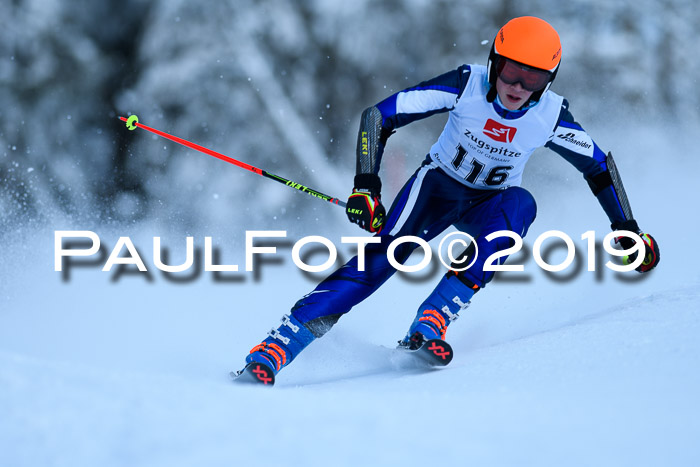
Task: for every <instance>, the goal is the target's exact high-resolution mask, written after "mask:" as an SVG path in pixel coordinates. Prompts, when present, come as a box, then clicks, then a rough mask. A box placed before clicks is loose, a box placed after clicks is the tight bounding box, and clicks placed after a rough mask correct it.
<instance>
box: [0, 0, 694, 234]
mask: <svg viewBox="0 0 700 467" xmlns="http://www.w3.org/2000/svg"><path fill="white" fill-rule="evenodd" d="M521 15H536V16H540V17H542V18H544V19H546V20H547V21H549V22H550V23H551V24H553V25H554V26H555V28H556V29H557V30H558V31H559V33H560V36H561V38H562V43H563V61H562V68H561V70H560V73H559V76H558V78H557V81H556V82H555V83H554V86H553V90H554V91H556V92H558V93H560V94H563V95H564V96H565V97H567V98H568V99H569V100H570V101H571V109H572V111H573V113H574V116H575V117H576V118H577V120H579V122H580V123H581V124H582V125H583V126H584V128H587V129H589V131H590V132H591V133H592V135H593V137H594V138H596V132H595V130H596V129H598V128H610V127H619V128H621V129H623V130H624V129H625V128H630V127H634V126H635V125H639V124H647V125H650V122H651V124H653V123H654V122H667V123H670V124H679V125H680V124H683V125H686V124H689V125H694V126H695V127H696V128H697V121H698V115H699V112H700V111H699V109H700V93H698V92H697V85H698V76H700V61H699V60H697V57H698V54H699V52H698V50H697V49H695V48H694V44H695V43H696V42H697V41H696V39H697V38H698V34H699V33H698V30H697V25H698V24H700V9H698V8H695V5H694V2H692V1H690V0H653V1H652V0H621V1H616V2H609V1H607V0H590V1H583V0H570V1H565V2H554V1H544V0H529V1H517V2H516V1H514V0H472V1H469V2H467V1H449V0H404V1H398V0H386V1H378V0H375V1H367V0H357V1H345V0H309V1H298V2H293V1H275V0H256V1H253V0H231V1H219V2H194V1H186V0H150V1H146V0H101V1H88V0H8V1H4V2H2V3H0V24H1V25H2V27H0V183H1V186H0V232H3V233H7V232H9V231H13V230H15V229H17V228H18V227H21V226H26V225H27V223H30V225H31V223H44V224H45V223H47V222H49V223H51V224H52V225H55V226H56V228H66V229H77V228H91V227H94V226H96V225H104V224H105V223H116V224H118V225H123V224H124V223H127V224H135V223H139V222H143V221H145V220H148V222H154V223H156V224H163V225H167V226H170V227H172V228H174V229H176V230H182V231H186V232H196V231H200V230H202V229H215V230H216V231H227V230H231V229H234V230H235V229H237V230H239V231H240V230H243V229H245V228H252V227H255V228H263V227H269V226H271V225H274V226H276V227H277V228H282V229H287V230H290V231H294V229H296V228H299V227H307V228H308V226H309V225H312V226H314V225H321V224H323V223H324V222H326V221H327V220H328V219H339V218H340V217H343V216H344V214H343V212H342V210H340V209H336V208H334V207H329V206H326V205H324V203H322V202H320V201H318V200H315V199H313V198H311V197H309V196H305V195H301V194H298V193H294V192H293V191H292V190H290V189H288V188H286V187H283V186H281V185H279V184H276V183H273V182H271V181H269V180H264V179H262V178H261V177H258V176H256V175H254V174H252V173H250V172H246V171H244V170H241V169H238V168H235V167H233V166H229V165H227V164H225V163H223V162H221V161H217V160H215V159H212V158H210V157H208V156H206V155H202V154H199V153H197V152H194V151H192V150H189V149H186V148H183V147H180V146H178V145H176V144H174V143H170V142H168V141H166V140H164V139H162V138H157V137H155V136H152V135H151V134H150V133H147V132H145V131H142V130H137V131H134V132H130V131H127V130H126V129H125V127H124V125H123V123H122V122H120V121H118V120H117V116H119V115H122V116H128V115H129V114H130V113H135V114H137V115H138V116H139V118H140V120H141V122H142V123H145V124H146V125H149V126H152V127H155V128H158V129H161V130H163V131H166V132H169V133H172V134H175V135H178V136H180V137H182V138H185V139H188V140H190V141H194V142H196V143H198V144H201V145H203V146H206V147H209V148H211V149H214V150H216V151H219V152H222V153H224V154H227V155H229V156H231V157H234V158H238V159H240V160H243V161H245V162H248V163H250V164H252V165H255V166H257V167H260V168H263V169H265V170H268V171H270V172H272V173H275V174H279V175H282V176H284V177H287V178H289V179H292V180H294V181H297V182H301V183H304V184H307V185H309V186H311V187H314V188H316V189H318V190H320V191H322V192H325V193H328V194H330V195H333V196H337V197H340V198H344V197H346V196H347V195H348V193H349V190H350V189H351V187H352V177H353V175H354V158H355V156H354V153H355V143H356V133H357V128H358V126H359V116H360V113H361V112H362V110H363V109H364V108H365V107H368V106H370V105H372V104H374V103H376V102H378V101H380V100H382V99H383V98H385V97H387V96H388V95H390V94H391V93H393V92H396V91H398V90H401V89H403V88H405V87H409V86H412V85H414V84H417V83H418V82H420V81H422V80H424V79H427V78H431V77H433V76H437V75H439V74H441V73H444V72H446V71H448V70H451V69H453V68H455V67H457V66H459V65H461V64H463V63H478V64H485V62H486V58H487V55H488V50H489V47H490V44H491V41H492V40H493V37H494V35H495V33H496V31H497V30H498V28H499V27H500V26H501V25H502V24H503V23H505V22H506V21H507V20H508V19H510V18H512V17H515V16H521ZM443 122H444V119H442V117H433V118H431V119H428V120H426V121H423V122H419V123H415V124H413V125H412V128H411V129H410V130H403V131H402V130H399V132H398V133H397V134H396V135H394V136H393V137H392V138H391V139H390V141H389V145H388V149H387V153H386V155H385V160H384V165H383V169H382V174H381V175H382V176H383V178H384V180H385V186H386V189H385V192H384V194H385V198H389V200H388V201H387V202H389V201H390V199H391V197H393V195H394V194H395V192H396V190H398V189H399V188H400V186H401V184H402V183H403V181H404V180H405V178H406V177H407V176H408V175H409V174H410V173H412V172H413V171H414V170H415V168H416V167H417V166H418V164H419V162H420V161H421V160H422V159H423V157H424V155H425V153H426V152H427V151H428V149H429V147H430V145H431V144H432V142H433V141H434V139H435V138H436V137H437V134H438V132H439V131H440V129H441V127H442V124H443ZM650 128H651V126H650ZM599 143H600V141H599ZM605 143H608V144H601V146H603V149H604V150H608V149H611V150H613V151H624V144H625V136H624V133H623V132H621V133H620V137H619V141H606V142H605ZM611 143H615V144H611ZM609 146H614V147H609ZM388 159H391V161H388ZM241 226H243V227H241ZM0 235H2V234H0Z"/></svg>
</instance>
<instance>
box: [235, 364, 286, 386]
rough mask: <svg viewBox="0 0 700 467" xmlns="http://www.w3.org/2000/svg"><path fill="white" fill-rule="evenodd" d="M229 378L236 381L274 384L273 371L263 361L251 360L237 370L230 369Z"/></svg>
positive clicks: (266, 384)
mask: <svg viewBox="0 0 700 467" xmlns="http://www.w3.org/2000/svg"><path fill="white" fill-rule="evenodd" d="M230 376H231V378H233V380H234V381H236V382H238V383H247V384H262V385H265V386H273V385H274V384H275V373H274V372H273V371H272V369H271V368H270V367H269V366H267V365H265V364H264V363H259V362H252V363H249V364H247V365H246V366H245V368H243V369H242V370H239V371H232V372H231V373H230Z"/></svg>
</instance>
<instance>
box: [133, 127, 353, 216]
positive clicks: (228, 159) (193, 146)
mask: <svg viewBox="0 0 700 467" xmlns="http://www.w3.org/2000/svg"><path fill="white" fill-rule="evenodd" d="M119 120H121V121H123V122H126V127H127V128H128V129H129V130H135V129H136V128H142V129H144V130H146V131H150V132H151V133H153V134H156V135H158V136H161V137H163V138H166V139H169V140H170V141H174V142H176V143H178V144H181V145H183V146H186V147H188V148H190V149H194V150H195V151H199V152H203V153H204V154H207V155H209V156H212V157H216V158H217V159H221V160H222V161H225V162H228V163H229V164H233V165H235V166H237V167H240V168H242V169H246V170H249V171H251V172H254V173H256V174H258V175H262V176H263V177H265V178H269V179H272V180H275V181H277V182H280V183H283V184H285V185H287V186H288V187H290V188H294V189H295V190H299V191H301V192H304V193H307V194H309V195H311V196H314V197H316V198H319V199H322V200H324V201H328V202H329V203H333V204H337V205H338V206H341V207H343V208H344V207H345V203H344V202H343V201H340V200H339V199H338V198H334V197H332V196H328V195H324V194H323V193H321V192H320V191H316V190H313V189H311V188H309V187H307V186H304V185H302V184H301V183H297V182H293V181H291V180H287V179H286V178H284V177H280V176H279V175H275V174H272V173H270V172H267V171H265V170H262V169H259V168H257V167H253V166H252V165H250V164H246V163H245V162H241V161H239V160H236V159H234V158H232V157H228V156H225V155H223V154H221V153H218V152H216V151H212V150H211V149H208V148H205V147H204V146H200V145H199V144H195V143H192V142H190V141H187V140H186V139H182V138H178V137H177V136H173V135H170V134H168V133H165V132H164V131H160V130H157V129H155V128H151V127H149V126H146V125H144V124H143V123H139V118H138V117H137V116H136V115H132V116H130V117H129V118H124V117H119Z"/></svg>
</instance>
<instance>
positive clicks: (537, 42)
mask: <svg viewBox="0 0 700 467" xmlns="http://www.w3.org/2000/svg"><path fill="white" fill-rule="evenodd" d="M500 57H505V58H508V59H510V60H513V61H515V62H518V63H520V64H522V65H526V66H527V67H531V68H537V69H539V70H544V71H547V72H549V73H550V74H551V75H550V78H549V82H548V83H547V85H546V86H545V88H544V89H542V90H541V91H537V92H535V93H533V95H532V97H531V98H530V100H531V101H538V100H539V99H540V98H541V97H542V94H544V92H545V91H546V90H547V89H549V86H550V85H551V84H552V81H554V77H555V76H556V73H557V70H558V69H559V63H560V61H561V41H560V40H559V34H557V31H556V30H555V29H554V28H553V27H552V26H551V25H550V24H549V23H548V22H546V21H545V20H543V19H540V18H535V17H534V16H522V17H520V18H514V19H512V20H510V21H508V22H507V23H506V24H505V25H504V26H503V27H502V28H501V29H500V30H499V31H498V34H496V38H495V39H494V40H493V45H492V46H491V53H490V54H489V63H488V73H489V75H488V78H489V83H491V92H490V93H489V97H491V98H490V99H489V101H493V99H495V97H496V78H497V76H496V62H497V61H498V59H499V58H500Z"/></svg>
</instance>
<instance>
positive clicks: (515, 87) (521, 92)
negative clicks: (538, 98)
mask: <svg viewBox="0 0 700 467" xmlns="http://www.w3.org/2000/svg"><path fill="white" fill-rule="evenodd" d="M496 91H497V92H498V97H499V98H500V99H501V102H502V103H503V106H504V107H505V108H506V109H508V110H518V109H519V108H520V107H522V106H523V104H524V103H525V102H527V100H528V99H529V98H530V96H532V92H531V91H527V90H525V89H523V87H522V85H521V84H520V82H519V81H518V82H516V83H515V84H506V83H504V82H503V81H501V78H498V79H496Z"/></svg>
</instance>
